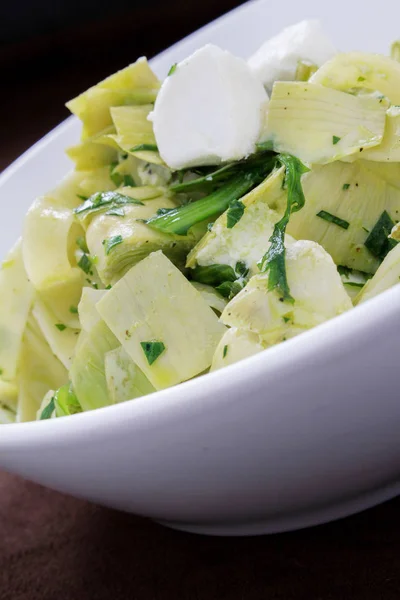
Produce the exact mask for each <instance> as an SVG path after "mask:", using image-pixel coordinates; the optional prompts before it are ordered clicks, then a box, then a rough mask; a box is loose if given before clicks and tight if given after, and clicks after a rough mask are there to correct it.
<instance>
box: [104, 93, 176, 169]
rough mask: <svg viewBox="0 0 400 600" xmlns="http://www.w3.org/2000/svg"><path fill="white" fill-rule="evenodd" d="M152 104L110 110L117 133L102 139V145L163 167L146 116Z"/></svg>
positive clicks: (150, 124) (151, 128) (150, 125)
mask: <svg viewBox="0 0 400 600" xmlns="http://www.w3.org/2000/svg"><path fill="white" fill-rule="evenodd" d="M152 108H153V105H152V104H145V105H143V106H118V107H114V108H111V117H112V120H113V123H114V126H115V129H116V131H117V133H116V134H110V135H107V136H104V137H103V143H104V144H111V145H112V146H113V147H114V148H117V149H121V150H123V151H124V152H127V153H128V154H130V155H132V156H134V157H135V158H138V159H142V160H144V161H147V162H149V163H154V164H156V165H163V164H164V163H163V161H162V159H161V158H160V155H159V153H158V148H157V145H156V139H155V137H154V133H153V125H152V123H151V122H150V121H149V120H148V116H149V114H150V112H151V110H152Z"/></svg>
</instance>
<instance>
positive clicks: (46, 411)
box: [39, 396, 55, 421]
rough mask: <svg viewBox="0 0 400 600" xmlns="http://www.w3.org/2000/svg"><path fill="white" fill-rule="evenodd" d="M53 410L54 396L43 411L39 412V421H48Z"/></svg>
mask: <svg viewBox="0 0 400 600" xmlns="http://www.w3.org/2000/svg"><path fill="white" fill-rule="evenodd" d="M54 409H55V406H54V396H53V397H52V398H51V400H50V402H49V403H48V405H47V406H45V407H44V409H43V410H42V412H41V415H40V419H39V420H40V421H43V420H44V419H50V418H51V415H52V414H53V412H54Z"/></svg>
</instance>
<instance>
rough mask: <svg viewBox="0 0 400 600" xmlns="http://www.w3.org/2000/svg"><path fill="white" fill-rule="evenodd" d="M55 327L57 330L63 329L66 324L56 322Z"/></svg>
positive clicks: (65, 327)
mask: <svg viewBox="0 0 400 600" xmlns="http://www.w3.org/2000/svg"><path fill="white" fill-rule="evenodd" d="M56 327H57V329H58V330H59V331H64V329H67V326H66V325H64V323H56Z"/></svg>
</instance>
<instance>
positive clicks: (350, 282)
mask: <svg viewBox="0 0 400 600" xmlns="http://www.w3.org/2000/svg"><path fill="white" fill-rule="evenodd" d="M343 284H344V285H349V286H351V287H357V288H362V287H364V285H365V283H361V282H359V281H344V282H343Z"/></svg>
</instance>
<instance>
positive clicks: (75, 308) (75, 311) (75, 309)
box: [69, 306, 78, 315]
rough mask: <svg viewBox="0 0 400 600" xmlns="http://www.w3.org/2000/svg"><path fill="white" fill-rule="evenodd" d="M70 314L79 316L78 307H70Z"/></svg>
mask: <svg viewBox="0 0 400 600" xmlns="http://www.w3.org/2000/svg"><path fill="white" fill-rule="evenodd" d="M69 312H70V313H72V314H73V315H77V314H78V308H77V307H76V306H70V307H69Z"/></svg>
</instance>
